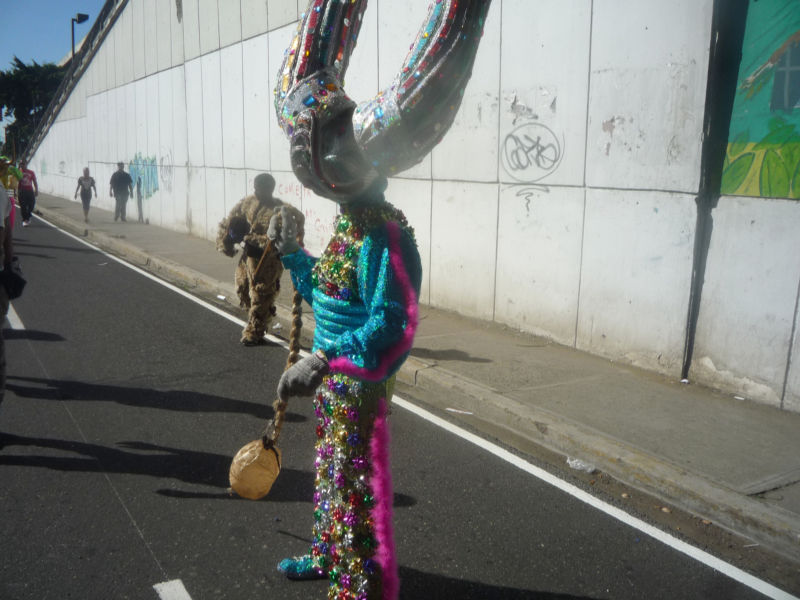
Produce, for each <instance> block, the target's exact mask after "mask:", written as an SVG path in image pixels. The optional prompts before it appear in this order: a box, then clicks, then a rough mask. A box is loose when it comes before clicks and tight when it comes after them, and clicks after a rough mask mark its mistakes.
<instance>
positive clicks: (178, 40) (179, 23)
mask: <svg viewBox="0 0 800 600" xmlns="http://www.w3.org/2000/svg"><path fill="white" fill-rule="evenodd" d="M173 8H174V10H172V11H170V19H169V32H170V61H171V62H170V64H171V65H172V66H173V67H177V66H178V65H182V64H183V61H184V49H183V44H184V42H183V20H184V17H183V3H181V9H180V11H178V9H177V7H173Z"/></svg>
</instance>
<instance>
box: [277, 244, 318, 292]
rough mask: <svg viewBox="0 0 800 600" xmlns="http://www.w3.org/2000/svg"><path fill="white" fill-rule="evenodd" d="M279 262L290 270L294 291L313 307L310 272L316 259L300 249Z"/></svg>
mask: <svg viewBox="0 0 800 600" xmlns="http://www.w3.org/2000/svg"><path fill="white" fill-rule="evenodd" d="M281 262H282V263H283V266H284V267H285V268H287V269H289V270H290V275H291V277H292V283H293V284H294V289H296V290H297V291H298V292H300V295H302V296H303V300H305V301H306V302H308V303H309V304H310V305H311V306H313V305H314V301H313V299H312V291H313V285H312V283H311V270H312V269H313V268H314V265H315V264H316V263H317V259H316V258H315V257H314V256H311V255H310V254H309V253H308V252H306V251H305V250H303V249H302V248H301V249H300V250H298V251H297V252H293V253H292V254H287V255H286V256H283V257H281Z"/></svg>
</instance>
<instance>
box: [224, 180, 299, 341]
mask: <svg viewBox="0 0 800 600" xmlns="http://www.w3.org/2000/svg"><path fill="white" fill-rule="evenodd" d="M253 184H254V187H255V193H254V194H253V195H250V196H247V197H246V198H243V199H242V200H241V201H239V203H238V204H237V205H236V206H234V207H233V209H232V210H231V212H230V213H229V214H228V216H227V217H226V218H224V219H223V220H222V221H220V224H219V230H218V233H217V250H219V251H220V252H222V253H223V254H225V255H227V256H234V255H235V254H236V244H242V245H243V249H242V257H241V258H240V259H239V263H238V264H237V265H236V272H235V274H234V281H235V283H236V295H237V296H238V297H239V304H240V305H241V307H242V308H246V309H248V311H249V319H248V321H247V325H246V326H245V328H244V331H242V339H241V342H242V344H244V345H245V346H256V345H259V344H263V343H264V342H265V340H264V334H265V333H266V331H267V328H268V327H269V324H270V322H271V321H272V318H273V317H274V316H275V312H276V311H275V298H276V296H277V295H278V292H279V291H280V281H281V274H282V273H283V265H282V264H281V260H280V257H279V256H278V251H277V250H276V249H274V248H273V249H269V250H268V243H269V240H268V238H267V231H268V229H269V223H270V220H271V219H272V217H273V215H276V214H278V213H279V211H280V209H281V207H287V208H288V209H289V210H290V212H291V214H292V215H293V218H294V219H295V221H296V222H297V223H298V228H297V229H298V231H297V234H296V236H295V237H296V240H297V242H298V243H302V239H303V223H304V221H305V218H304V217H303V213H301V212H300V211H299V210H297V209H296V208H294V207H291V206H289V205H286V204H284V203H283V202H282V201H281V200H279V199H278V198H275V197H274V196H273V195H272V194H273V192H274V191H275V179H273V177H272V176H271V175H269V174H267V173H261V174H259V175H257V176H256V178H255V181H254V182H253Z"/></svg>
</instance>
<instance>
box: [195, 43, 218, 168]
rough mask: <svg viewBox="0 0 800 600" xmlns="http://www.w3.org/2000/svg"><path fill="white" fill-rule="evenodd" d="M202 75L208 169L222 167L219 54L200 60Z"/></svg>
mask: <svg viewBox="0 0 800 600" xmlns="http://www.w3.org/2000/svg"><path fill="white" fill-rule="evenodd" d="M200 65H201V68H202V73H203V154H204V156H205V164H206V166H208V167H221V166H222V98H221V96H220V72H219V69H220V56H219V52H213V53H211V54H206V55H204V56H202V57H201V58H200Z"/></svg>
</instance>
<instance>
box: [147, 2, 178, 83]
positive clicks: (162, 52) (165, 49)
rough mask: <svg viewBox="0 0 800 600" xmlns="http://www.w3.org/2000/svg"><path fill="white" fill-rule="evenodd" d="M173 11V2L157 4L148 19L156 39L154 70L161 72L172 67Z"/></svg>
mask: <svg viewBox="0 0 800 600" xmlns="http://www.w3.org/2000/svg"><path fill="white" fill-rule="evenodd" d="M174 10H175V4H174V2H163V3H162V2H158V3H156V5H155V12H154V13H153V15H152V16H151V17H150V19H151V21H150V24H151V27H152V26H153V25H155V30H156V37H157V38H158V39H157V45H158V47H157V51H156V69H157V70H158V71H163V70H164V69H169V68H170V67H171V66H172V39H171V36H172V28H171V26H170V21H171V20H172V12H173V11H174ZM153 21H155V23H153Z"/></svg>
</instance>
